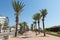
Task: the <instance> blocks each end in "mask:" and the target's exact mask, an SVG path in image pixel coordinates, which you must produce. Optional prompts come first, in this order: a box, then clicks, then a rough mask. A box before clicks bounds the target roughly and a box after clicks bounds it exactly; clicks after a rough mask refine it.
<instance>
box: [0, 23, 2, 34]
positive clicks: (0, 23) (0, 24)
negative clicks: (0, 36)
mask: <svg viewBox="0 0 60 40" xmlns="http://www.w3.org/2000/svg"><path fill="white" fill-rule="evenodd" d="M1 26H2V24H1V23H0V33H1Z"/></svg>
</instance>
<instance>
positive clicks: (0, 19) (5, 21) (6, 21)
mask: <svg viewBox="0 0 60 40" xmlns="http://www.w3.org/2000/svg"><path fill="white" fill-rule="evenodd" d="M8 22H9V19H8V17H0V23H1V24H2V27H1V32H3V27H5V24H8Z"/></svg>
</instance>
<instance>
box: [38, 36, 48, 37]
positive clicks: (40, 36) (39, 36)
mask: <svg viewBox="0 0 60 40" xmlns="http://www.w3.org/2000/svg"><path fill="white" fill-rule="evenodd" d="M39 37H49V36H39Z"/></svg>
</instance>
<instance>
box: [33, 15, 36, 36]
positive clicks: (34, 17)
mask: <svg viewBox="0 0 60 40" xmlns="http://www.w3.org/2000/svg"><path fill="white" fill-rule="evenodd" d="M33 19H34V24H35V26H34V27H35V32H36V35H37V24H36V23H37V17H36V14H35V15H34V16H33Z"/></svg>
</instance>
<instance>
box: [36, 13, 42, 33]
mask: <svg viewBox="0 0 60 40" xmlns="http://www.w3.org/2000/svg"><path fill="white" fill-rule="evenodd" d="M36 17H37V21H38V29H39V33H40V19H41V14H40V13H37V14H36Z"/></svg>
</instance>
